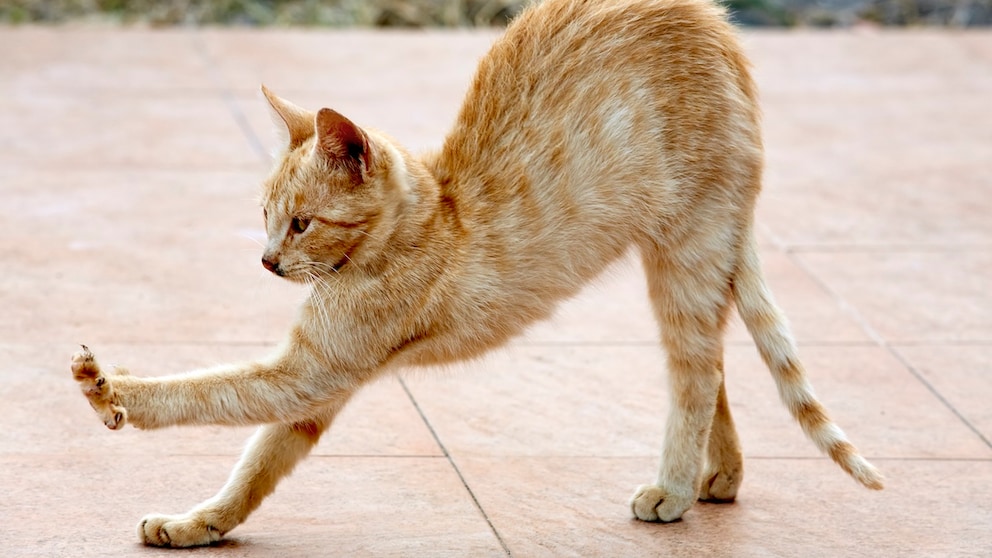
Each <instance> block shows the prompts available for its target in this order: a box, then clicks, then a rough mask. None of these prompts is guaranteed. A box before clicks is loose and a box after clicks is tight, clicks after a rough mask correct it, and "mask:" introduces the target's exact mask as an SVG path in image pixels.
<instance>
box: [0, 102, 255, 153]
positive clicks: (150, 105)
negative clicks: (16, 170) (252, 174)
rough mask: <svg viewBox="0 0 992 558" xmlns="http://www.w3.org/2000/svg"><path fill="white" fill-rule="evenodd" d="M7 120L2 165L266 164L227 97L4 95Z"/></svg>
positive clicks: (1, 108)
mask: <svg viewBox="0 0 992 558" xmlns="http://www.w3.org/2000/svg"><path fill="white" fill-rule="evenodd" d="M0 118H2V119H3V122H4V126H3V128H0V167H7V166H11V167H13V166H20V167H23V168H45V169H63V170H66V171H72V172H75V171H79V170H104V169H107V168H108V167H129V168H131V169H138V170H140V169H146V170H147V169H173V170H204V169H207V170H210V169H216V170H225V171H227V170H234V169H239V168H241V169H244V168H248V169H253V168H257V167H258V165H259V162H260V158H259V154H258V153H257V152H256V150H255V148H254V146H253V145H252V144H251V143H250V139H248V138H247V137H246V136H245V135H244V133H243V132H242V130H241V129H240V128H239V126H238V123H237V121H236V120H235V118H234V117H233V116H232V114H231V109H230V107H229V106H227V105H226V104H225V102H224V101H223V99H222V98H221V97H220V95H214V94H206V93H189V94H183V95H163V94H160V93H158V92H155V93H152V94H138V93H135V94H128V95H120V96H115V95H112V94H109V93H89V92H86V93H72V94H57V93H52V92H40V93H38V94H36V95H33V96H30V97H24V98H19V99H12V98H7V97H2V98H0Z"/></svg>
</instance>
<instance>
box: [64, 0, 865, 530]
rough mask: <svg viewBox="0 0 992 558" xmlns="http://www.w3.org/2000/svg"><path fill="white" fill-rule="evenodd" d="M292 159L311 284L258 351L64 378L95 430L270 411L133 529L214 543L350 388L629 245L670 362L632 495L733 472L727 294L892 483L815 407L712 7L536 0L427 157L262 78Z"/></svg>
mask: <svg viewBox="0 0 992 558" xmlns="http://www.w3.org/2000/svg"><path fill="white" fill-rule="evenodd" d="M264 92H265V95H266V98H267V99H268V101H269V104H270V105H271V108H272V112H273V117H274V121H275V122H276V124H277V126H278V127H279V129H280V132H281V133H280V137H281V138H282V142H283V143H282V149H281V151H280V152H279V154H278V158H277V162H276V165H275V168H274V169H273V172H272V174H271V176H270V177H269V178H268V179H267V180H266V181H265V183H264V185H263V192H262V205H263V207H264V218H265V226H266V231H267V233H268V243H267V245H266V247H265V251H264V253H263V256H262V263H263V265H264V266H265V267H266V268H267V269H269V270H271V271H272V272H273V273H276V274H277V275H280V276H282V277H284V278H286V279H289V280H292V281H298V282H302V283H307V284H308V285H309V286H310V296H309V298H308V300H307V301H306V302H305V303H304V304H303V307H302V309H301V311H300V316H299V320H298V321H297V323H296V324H295V325H294V326H293V328H292V330H291V331H290V332H289V334H288V335H287V338H286V341H285V343H283V345H282V346H281V347H280V348H279V349H278V350H277V351H276V352H275V353H274V354H273V355H272V356H271V357H270V358H268V359H265V360H261V361H257V362H249V363H244V364H231V365H225V366H219V367H216V368H211V369H207V370H199V371H194V372H192V373H188V374H178V375H174V376H166V377H158V378H142V377H139V376H132V375H125V374H112V373H106V372H104V371H102V370H101V368H100V366H99V365H98V364H97V362H96V360H95V359H94V358H93V355H92V354H91V353H90V352H89V351H83V352H81V353H79V354H78V355H76V357H75V358H74V360H73V365H72V366H73V372H74V375H75V378H76V379H77V380H78V381H79V382H80V385H81V387H82V388H83V391H84V393H85V394H86V396H87V397H88V399H89V401H90V403H91V404H92V406H93V408H94V409H95V410H96V411H97V412H98V414H99V416H100V417H101V418H102V419H103V420H104V422H105V423H106V424H107V426H109V427H111V428H114V429H117V428H120V427H122V426H123V425H124V424H126V423H131V424H133V425H135V426H137V427H139V428H160V427H165V426H169V425H177V424H263V425H264V426H262V427H261V429H260V431H259V433H258V435H256V437H255V438H253V440H252V442H251V444H250V445H249V446H248V448H247V449H246V450H245V453H244V456H243V458H242V460H241V462H240V463H239V464H238V466H237V468H236V469H235V471H234V472H233V473H232V475H231V478H230V480H229V482H228V483H227V484H226V485H225V486H224V487H223V488H222V489H221V491H220V493H218V495H217V496H215V497H214V498H212V499H210V500H207V501H206V502H204V503H203V504H201V505H199V506H197V507H195V508H194V509H193V510H191V511H189V512H188V513H186V514H181V515H150V516H148V517H146V518H145V519H144V520H143V521H142V522H141V524H140V525H139V529H138V531H139V537H140V539H141V540H142V541H143V542H145V543H146V544H151V545H160V546H193V545H198V544H209V543H211V542H214V541H216V540H218V539H219V538H220V537H222V536H223V535H224V533H226V532H228V531H229V530H231V529H233V528H234V527H236V526H237V525H239V524H240V523H241V522H243V521H244V520H245V518H246V517H247V516H248V514H250V513H251V512H252V510H254V509H255V508H256V507H257V506H258V505H259V504H260V503H261V501H262V499H263V498H264V497H265V496H266V495H267V494H269V493H271V492H272V491H273V490H274V489H275V486H276V483H277V482H278V481H279V479H280V478H282V477H283V476H285V475H286V474H288V473H289V471H291V470H292V469H293V467H294V466H295V464H296V463H297V462H298V461H299V460H300V459H302V458H303V457H305V456H306V454H307V453H308V452H309V451H310V448H311V447H312V446H313V445H314V444H315V443H316V442H317V440H318V439H319V437H320V435H321V434H322V433H323V432H324V431H325V430H326V429H327V428H328V426H329V425H330V424H331V422H332V421H333V418H334V416H335V415H336V413H337V411H338V410H339V409H340V408H341V407H342V406H343V405H344V404H345V403H346V402H347V401H348V399H349V398H350V397H351V395H352V394H353V393H354V392H355V391H356V390H357V389H359V388H360V387H361V386H362V385H364V384H366V383H368V382H369V381H370V380H372V379H374V378H376V377H378V376H380V375H382V374H383V373H384V372H386V371H389V370H393V369H396V368H397V367H405V366H422V365H437V364H445V363H450V362H453V361H460V360H465V359H471V358H474V357H476V356H479V355H481V354H484V353H485V352H486V351H489V350H491V349H493V348H495V347H499V346H502V345H503V344H505V343H506V342H507V340H509V339H511V338H512V337H513V336H515V335H518V334H520V333H521V332H522V331H523V330H524V329H525V328H526V327H527V326H529V325H530V324H532V323H534V322H535V321H537V320H541V319H545V318H547V317H549V316H550V315H551V314H552V312H553V311H554V310H555V308H556V305H557V304H558V303H559V302H560V301H562V300H565V299H568V298H569V297H571V296H573V295H575V294H576V293H577V292H578V291H579V290H580V289H581V288H582V286H583V285H585V284H586V283H587V282H588V281H590V280H592V279H593V278H595V277H596V276H597V275H598V274H599V273H601V271H602V270H603V269H604V268H605V267H607V266H608V265H609V264H610V263H611V262H613V261H615V260H617V259H619V258H620V257H621V256H622V255H623V254H625V253H627V252H628V251H629V250H630V249H632V248H634V249H636V250H638V251H639V252H640V254H641V257H642V261H643V263H644V271H645V273H646V275H647V284H648V297H649V300H650V303H651V305H652V308H653V311H654V314H655V316H656V318H657V320H658V323H659V325H660V326H661V327H660V330H661V342H662V345H663V346H664V348H665V350H666V352H667V356H668V369H669V379H670V396H671V405H670V412H669V417H668V420H667V423H666V427H665V442H664V447H663V449H662V460H661V467H660V469H659V471H658V476H657V478H656V480H655V482H654V483H652V484H649V485H646V486H643V487H641V488H640V489H639V490H638V491H637V493H636V494H635V496H634V498H633V500H632V502H631V509H632V511H633V513H634V515H635V516H636V517H638V518H640V519H642V520H647V521H672V520H675V519H678V518H679V517H681V516H682V514H683V513H684V512H685V511H686V510H687V509H689V507H690V506H692V505H693V503H694V502H695V501H696V500H697V499H699V498H702V499H706V500H713V501H729V500H733V499H734V498H735V497H736V496H737V491H738V488H739V487H740V484H741V480H742V478H743V459H742V454H741V450H740V443H739V440H738V437H737V433H736V430H735V427H734V423H733V419H732V417H731V413H730V406H729V402H728V399H727V393H726V385H725V382H724V362H723V334H724V329H725V326H726V323H727V318H728V316H729V313H730V312H731V310H732V307H733V305H734V304H735V303H736V305H737V308H738V310H739V311H740V314H741V315H742V316H743V318H744V321H745V322H746V323H747V326H748V328H749V329H750V331H751V334H752V335H753V336H754V339H755V341H756V343H757V345H758V348H759V350H760V351H761V354H762V356H763V357H764V359H765V361H766V362H767V363H768V366H769V368H770V369H771V371H772V374H773V376H774V377H775V380H776V382H777V384H778V387H779V392H780V394H781V396H782V399H783V401H784V402H785V404H786V406H787V407H788V408H789V410H790V411H791V412H792V414H793V416H794V417H795V418H796V420H798V421H799V423H800V425H801V426H802V427H803V429H804V430H805V431H806V433H807V434H808V435H809V436H810V438H812V439H813V441H814V442H815V443H816V444H817V445H818V446H819V447H820V448H821V449H822V450H823V451H824V452H826V453H827V454H828V455H830V456H831V457H832V458H833V459H834V460H835V461H836V462H837V463H838V464H840V466H841V467H842V468H844V469H845V470H846V471H847V472H848V473H850V474H851V475H852V476H853V477H854V478H855V479H857V480H858V481H860V482H861V483H862V484H864V485H865V486H868V487H870V488H880V487H881V479H880V477H879V475H878V473H877V472H876V471H875V469H874V468H872V467H871V465H869V464H868V463H867V462H866V461H865V460H864V459H863V458H861V457H860V456H859V455H858V453H857V452H856V450H855V449H854V447H853V446H851V445H850V443H849V442H847V441H846V439H845V438H844V435H843V434H842V433H841V431H840V430H839V429H838V428H837V427H836V426H835V425H834V424H833V423H832V422H830V420H829V419H828V418H827V414H826V412H825V411H824V409H823V407H822V405H820V403H818V402H817V401H816V399H815V398H814V397H813V394H812V390H811V389H810V387H809V384H808V383H807V381H806V379H805V375H804V373H803V370H802V367H801V365H800V364H799V361H798V359H797V357H796V348H795V346H794V344H793V342H792V341H791V338H790V335H789V333H788V331H787V329H786V325H785V320H784V318H783V317H782V316H781V314H780V313H779V311H778V310H777V308H776V307H775V306H774V304H773V303H772V299H771V295H770V294H769V292H768V289H767V287H766V285H765V283H764V280H763V279H762V276H761V272H760V268H759V263H758V259H757V255H756V252H755V248H754V239H753V236H752V228H753V227H752V220H753V214H754V204H755V199H756V197H757V195H758V192H759V190H760V187H761V171H762V145H761V136H760V125H759V109H758V102H757V94H756V90H755V86H754V83H753V81H752V79H751V76H750V73H749V70H748V64H747V61H746V59H745V58H744V55H743V51H742V49H741V47H740V45H739V44H738V41H737V38H736V36H735V33H734V30H733V28H732V27H731V26H730V25H729V24H727V22H726V20H725V17H724V14H723V12H722V10H721V9H720V8H718V7H717V6H716V5H715V4H711V3H709V2H708V1H707V0H616V1H607V0H599V1H596V0H585V1H584V0H546V1H545V2H543V3H540V4H538V5H536V6H535V7H533V8H532V9H530V10H528V11H526V12H525V13H524V14H523V15H521V16H520V18H519V19H518V20H517V21H516V22H515V23H514V24H513V25H512V26H511V27H510V28H509V29H508V30H507V32H506V34H505V35H504V37H503V38H501V39H500V40H499V41H497V42H496V44H495V45H494V46H493V48H492V50H491V51H490V53H489V54H488V55H487V56H486V57H485V58H484V59H483V60H482V61H481V62H480V64H479V69H478V72H477V74H476V76H475V78H474V80H473V81H472V84H471V86H470V88H469V91H468V94H467V95H466V99H465V103H464V105H463V107H462V110H461V112H460V113H459V116H458V119H457V121H456V123H455V126H454V128H453V129H452V131H451V133H450V134H449V135H448V136H447V138H446V139H445V142H444V144H443V146H442V147H441V149H439V150H438V151H436V152H433V153H426V154H422V155H413V154H411V153H409V152H407V151H406V150H405V149H403V148H402V147H401V146H400V145H398V144H397V143H396V142H395V141H393V140H392V139H391V138H389V136H387V135H386V134H383V133H381V132H378V131H375V130H371V129H368V128H365V127H361V126H359V125H357V124H355V123H354V122H352V121H350V120H349V119H347V118H346V117H344V116H343V115H341V114H339V113H337V112H335V111H333V110H331V109H327V108H325V109H321V110H319V111H317V112H311V111H308V110H306V109H303V108H301V107H298V106H296V105H293V104H292V103H290V102H288V101H285V100H283V99H280V98H279V97H277V96H276V95H274V94H272V93H271V92H270V91H268V90H265V91H264Z"/></svg>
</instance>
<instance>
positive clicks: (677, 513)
mask: <svg viewBox="0 0 992 558" xmlns="http://www.w3.org/2000/svg"><path fill="white" fill-rule="evenodd" d="M695 501H696V498H695V496H691V497H689V496H677V495H675V494H673V493H672V492H671V491H669V490H667V489H665V488H664V487H661V486H658V485H656V484H645V485H643V486H641V487H640V488H638V489H637V492H636V493H634V497H633V499H631V501H630V510H631V511H632V512H634V516H635V517H637V519H640V520H641V521H661V522H664V523H668V522H671V521H677V520H679V519H681V518H682V514H683V513H685V511H686V510H688V509H689V508H690V507H692V504H693V503H695Z"/></svg>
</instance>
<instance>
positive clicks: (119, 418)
mask: <svg viewBox="0 0 992 558" xmlns="http://www.w3.org/2000/svg"><path fill="white" fill-rule="evenodd" d="M82 348H83V350H81V351H78V352H77V353H76V354H74V355H72V365H71V366H72V376H73V378H75V379H76V381H77V382H79V389H80V390H82V392H83V395H85V396H86V400H87V401H89V402H90V407H93V410H94V411H96V414H97V415H98V416H99V417H100V420H102V421H103V424H105V425H107V428H109V429H111V430H117V429H120V428H123V427H124V425H125V424H126V423H127V410H126V409H124V407H121V406H120V405H117V404H116V398H115V396H114V387H113V384H112V382H111V379H110V376H107V375H106V374H104V373H103V371H101V370H100V365H99V364H97V362H96V358H94V357H93V353H92V351H90V349H89V347H87V346H86V345H82Z"/></svg>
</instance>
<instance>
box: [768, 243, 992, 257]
mask: <svg viewBox="0 0 992 558" xmlns="http://www.w3.org/2000/svg"><path fill="white" fill-rule="evenodd" d="M782 250H783V251H784V252H785V253H786V254H818V253H822V254H838V253H853V254H882V253H886V254H893V253H895V254H944V253H952V254H958V253H970V252H988V251H989V250H992V240H989V241H988V242H960V243H958V242H955V243H936V244H885V243H880V244H875V243H866V244H857V243H823V244H815V243H802V242H798V243H789V244H788V245H786V246H784V247H783V249H782Z"/></svg>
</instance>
